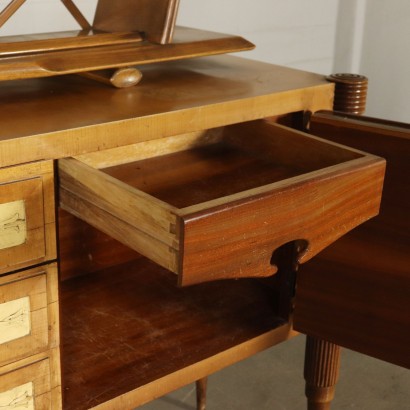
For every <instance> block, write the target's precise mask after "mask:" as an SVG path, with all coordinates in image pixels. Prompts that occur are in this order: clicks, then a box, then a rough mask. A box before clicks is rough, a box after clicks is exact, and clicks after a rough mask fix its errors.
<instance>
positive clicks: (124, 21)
mask: <svg viewBox="0 0 410 410" xmlns="http://www.w3.org/2000/svg"><path fill="white" fill-rule="evenodd" d="M178 6H179V0H156V1H154V2H153V1H152V0H125V1H124V0H123V1H121V2H113V1H111V0H98V3H97V9H96V12H95V17H94V23H93V27H95V28H97V29H99V30H103V31H109V32H115V31H137V32H140V33H143V35H144V37H145V38H146V39H147V40H149V41H151V42H154V43H159V44H166V43H170V42H171V41H172V36H173V33H174V27H175V22H176V18H177V14H178Z"/></svg>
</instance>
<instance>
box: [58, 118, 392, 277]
mask: <svg viewBox="0 0 410 410" xmlns="http://www.w3.org/2000/svg"><path fill="white" fill-rule="evenodd" d="M211 134H212V135H214V136H217V138H218V139H219V140H220V142H217V143H214V141H215V139H214V138H212V137H211V138H209V139H208V138H207V137H206V136H205V134H195V136H196V137H198V138H199V140H200V141H199V142H198V144H195V143H194V141H192V146H193V148H190V145H189V144H188V145H187V146H186V148H189V149H187V150H185V151H180V150H179V147H178V146H177V152H175V153H169V154H167V155H163V156H159V157H152V158H146V159H142V160H140V161H132V162H129V163H121V164H120V165H115V166H111V167H107V168H103V169H102V168H101V169H99V170H97V169H95V168H93V167H91V166H89V165H87V164H84V163H82V162H81V161H79V160H78V159H64V160H60V161H59V178H60V203H61V206H62V207H63V208H64V209H66V210H68V211H69V212H71V213H73V214H74V215H75V216H77V217H79V218H81V219H83V220H85V221H86V222H89V223H90V224H91V225H93V226H94V227H96V228H99V229H101V230H102V231H103V232H105V233H107V234H110V235H111V236H113V237H114V238H115V239H117V240H119V241H120V242H122V243H125V244H127V245H128V246H131V247H132V248H133V249H134V250H136V251H138V252H140V253H142V254H144V255H145V256H147V257H150V258H151V259H152V260H155V261H156V262H158V263H159V264H160V265H161V266H164V267H166V268H168V269H170V270H172V271H173V272H175V273H177V274H179V275H180V283H181V284H184V285H186V284H193V283H198V282H201V281H207V280H215V279H221V278H231V277H249V276H269V275H272V274H274V273H275V272H276V267H274V266H271V264H270V260H271V257H272V253H273V252H274V251H275V250H276V249H277V248H278V247H280V246H281V245H283V244H285V243H288V242H291V241H295V240H301V239H303V240H305V241H307V242H308V249H307V250H305V253H304V255H303V256H302V259H306V260H308V259H310V258H311V257H312V256H313V255H315V254H316V253H318V252H319V251H320V250H322V249H323V248H324V247H326V246H327V245H328V244H329V243H331V242H333V241H334V240H336V239H337V238H339V237H340V236H341V235H343V234H344V233H346V232H347V231H348V230H350V229H352V228H353V227H355V226H356V225H357V224H359V223H361V222H362V221H364V220H367V219H368V218H370V217H371V216H373V215H375V214H376V213H377V209H378V204H379V201H380V191H381V183H382V178H383V171H384V162H383V160H380V159H377V158H376V157H372V156H366V155H365V154H364V153H361V152H359V151H355V150H349V149H348V148H346V147H342V146H339V145H336V144H327V143H325V142H324V141H322V140H320V139H317V138H314V137H309V136H307V135H306V134H303V133H299V132H297V131H292V130H289V129H287V128H286V127H283V126H279V125H275V124H274V123H268V122H263V121H259V122H253V123H248V124H240V125H237V126H232V127H227V128H226V129H225V130H212V132H211ZM250 135H253V136H254V140H255V141H257V142H256V143H255V144H254V146H253V147H252V148H250V146H249V142H248V140H249V136H250ZM204 136H205V138H203V137H204ZM202 139H203V140H202ZM218 139H217V140H218ZM201 140H202V141H201ZM204 141H206V142H208V145H204ZM157 145H158V144H157V143H156V142H155V143H154V146H157ZM166 145H167V143H166V142H165V146H166ZM143 148H144V149H145V150H146V151H148V152H151V151H154V149H152V150H150V149H147V144H144V146H143ZM132 152H138V150H137V149H136V148H135V147H134V149H132V150H130V151H129V152H128V153H127V154H126V157H128V159H130V160H131V159H132V158H131V155H132ZM83 158H84V159H85V160H86V161H87V162H88V163H90V164H93V165H95V166H96V167H97V168H100V164H99V163H98V160H101V161H102V163H103V164H105V165H107V164H108V162H109V160H114V162H116V157H112V155H111V153H110V152H109V153H108V158H109V160H107V159H106V158H104V156H103V154H102V153H99V154H98V155H97V158H98V160H96V159H94V160H93V159H92V158H93V156H92V155H88V156H85V157H83ZM295 164H296V165H295ZM367 179H368V181H367V182H366V180H367ZM354 190H355V191H354ZM353 192H354V194H353ZM306 198H309V201H307V200H306ZM351 208H353V209H354V210H352V209H351ZM91 209H92V211H91ZM336 216H337V217H338V218H336Z"/></svg>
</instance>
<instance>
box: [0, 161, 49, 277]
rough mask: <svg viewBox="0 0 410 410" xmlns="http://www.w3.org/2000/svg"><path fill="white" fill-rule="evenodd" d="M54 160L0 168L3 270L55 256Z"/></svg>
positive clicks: (0, 259) (0, 264) (0, 269)
mask: <svg viewBox="0 0 410 410" xmlns="http://www.w3.org/2000/svg"><path fill="white" fill-rule="evenodd" d="M54 209H55V206H54V183H53V164H52V162H51V161H47V162H38V163H33V164H27V165H21V166H17V167H9V168H3V169H0V274H1V273H4V272H9V271H13V270H17V269H21V268H24V267H26V266H30V265H34V264H38V263H41V262H43V261H46V260H50V259H53V258H55V255H56V251H55V248H56V246H55V216H54V214H55V212H54Z"/></svg>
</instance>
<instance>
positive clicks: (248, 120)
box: [0, 56, 385, 410]
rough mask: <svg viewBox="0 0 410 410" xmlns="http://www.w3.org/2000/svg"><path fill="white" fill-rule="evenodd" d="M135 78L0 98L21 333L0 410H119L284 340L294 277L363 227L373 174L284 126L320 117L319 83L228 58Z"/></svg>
mask: <svg viewBox="0 0 410 410" xmlns="http://www.w3.org/2000/svg"><path fill="white" fill-rule="evenodd" d="M142 70H143V72H144V81H143V82H142V83H141V84H140V86H139V87H135V88H127V89H122V90H116V89H113V88H110V87H105V86H103V85H101V84H98V83H94V82H92V81H89V80H88V79H85V78H81V77H78V76H63V77H51V78H38V79H27V80H21V81H18V82H15V81H6V82H4V83H2V87H1V88H0V98H1V99H2V100H4V101H7V103H6V104H4V107H3V110H2V111H1V112H0V120H1V123H2V129H1V133H0V164H1V167H2V168H1V169H0V172H1V173H0V178H1V179H0V181H1V184H0V195H1V196H0V198H1V201H0V204H1V205H2V206H3V208H2V209H1V210H2V214H1V215H2V219H1V221H3V222H4V224H3V225H4V226H7V227H8V226H9V225H7V224H8V223H9V221H11V222H12V223H14V224H15V223H16V221H18V223H19V224H20V225H21V226H26V228H25V230H23V231H22V232H23V240H21V238H20V239H19V238H17V239H16V237H15V235H14V233H11V232H14V231H13V230H4V229H3V231H4V232H3V234H4V235H3V237H2V241H3V242H2V243H3V244H5V245H4V246H3V249H0V252H3V254H4V255H6V256H7V258H9V259H7V263H6V264H4V266H3V267H2V268H3V271H2V277H1V279H2V281H3V282H0V284H1V285H3V284H4V285H5V286H6V288H4V287H3V288H2V290H5V291H4V292H3V293H2V295H3V296H2V297H3V299H2V300H1V301H0V307H1V308H2V309H5V310H4V311H6V309H10V306H11V305H10V304H9V303H12V304H13V303H18V304H19V306H20V309H22V310H21V311H22V313H24V314H23V315H22V316H23V317H26V318H27V317H28V316H30V317H31V318H32V320H31V321H30V320H27V319H25V321H24V322H23V323H24V326H22V329H20V330H19V332H20V333H17V335H18V337H17V338H16V337H15V335H16V334H15V333H13V332H14V331H13V332H8V333H7V334H8V340H5V341H4V346H6V347H5V349H6V350H7V349H10V348H11V347H12V346H13V344H16V343H18V344H22V346H25V348H24V349H23V348H22V349H21V350H19V354H18V355H17V356H16V357H6V360H5V361H4V362H1V364H0V365H1V367H0V382H1V383H0V386H2V390H1V389H0V399H1V400H3V402H4V403H5V404H4V403H3V402H0V403H2V405H4V406H6V408H7V405H9V406H10V405H11V404H13V400H15V398H16V397H17V398H21V399H22V400H25V402H27V403H28V404H27V405H31V406H32V407H34V408H35V409H36V410H39V409H50V408H51V409H55V408H57V409H58V408H60V407H63V408H64V409H70V408H72V409H76V410H78V409H89V408H95V409H117V408H118V409H127V408H133V407H135V406H138V405H140V404H142V403H145V402H147V401H149V400H152V399H154V398H156V397H158V396H160V395H163V394H165V393H167V392H169V391H171V390H173V389H176V388H178V387H179V386H182V385H185V384H187V383H189V382H194V381H197V380H202V379H203V378H204V377H206V376H207V375H208V374H210V373H213V372H215V371H217V370H218V369H220V368H222V367H224V366H228V365H229V364H232V363H234V362H236V361H238V360H241V359H243V358H245V357H248V356H250V355H252V354H254V353H256V352H258V351H261V350H263V349H265V348H267V347H270V346H273V345H275V344H277V343H279V342H282V341H285V340H287V339H289V338H290V337H293V336H295V335H296V334H297V333H296V332H295V331H294V330H293V328H292V319H291V316H290V313H291V310H292V309H291V304H292V297H293V292H294V280H295V273H296V272H295V268H296V265H297V264H298V263H299V262H300V263H302V262H304V261H306V260H309V259H310V258H312V257H313V256H315V255H316V254H317V253H319V252H320V251H321V250H323V249H324V248H325V247H326V246H328V245H329V244H330V243H331V242H333V241H335V240H336V239H338V238H339V237H341V236H342V235H344V234H345V233H347V232H348V231H349V230H351V229H352V228H354V227H355V226H357V225H359V224H360V223H362V222H364V221H365V220H367V219H369V218H371V217H373V216H375V215H376V214H377V212H378V207H379V202H380V196H381V190H382V182H383V175H384V167H385V163H384V160H382V159H380V158H379V157H376V156H374V155H369V154H366V153H364V152H362V151H358V150H356V149H350V148H347V147H343V146H340V145H338V144H334V143H332V142H326V141H325V140H322V139H319V138H317V137H315V136H312V135H310V136H309V135H307V134H305V133H303V132H300V131H298V130H295V129H292V128H288V127H286V126H284V125H283V124H285V123H286V124H288V125H293V126H295V127H296V128H297V127H298V125H299V126H300V124H302V123H303V118H304V117H305V114H306V113H308V112H316V111H318V110H319V109H330V108H331V106H332V100H333V90H334V86H333V84H331V83H329V82H327V81H326V79H325V78H324V77H323V76H321V75H315V74H311V73H304V72H301V71H298V70H292V69H287V68H283V67H277V66H272V65H269V64H264V63H257V62H252V61H249V60H243V59H239V58H235V57H231V56H219V57H207V58H201V59H196V60H189V61H188V60H187V61H178V62H169V63H167V64H153V65H150V66H145V67H143V68H142ZM299 128H300V127H299ZM130 170H132V172H131V171H130ZM244 171H245V172H244ZM131 175H132V176H136V178H135V181H130V178H129V177H130V176H131ZM198 175H201V176H202V177H203V178H201V180H198V178H197V176H198ZM249 175H251V176H252V178H249ZM96 181H98V183H97V184H96V183H95V182H96ZM202 181H203V182H202ZM233 181H234V182H235V184H233ZM54 183H56V187H57V202H55V198H54V192H53V191H54V190H53V189H52V187H53V186H54V185H53V184H54ZM126 183H132V185H133V186H128V185H126ZM188 186H189V187H190V190H189V191H188V192H186V191H187V190H184V187H188ZM50 187H51V189H50ZM187 194H188V195H187ZM204 195H205V196H204ZM26 198H28V199H26ZM28 201H30V202H28ZM181 201H182V202H181ZM28 203H30V204H31V203H34V204H36V205H35V206H33V207H32V206H30V207H27V206H25V204H28ZM55 203H57V204H59V205H60V207H59V210H58V214H57V219H56V218H55V212H54V210H55ZM61 208H65V209H66V210H69V211H70V212H71V214H70V213H67V212H66V211H64V210H63V209H61ZM10 209H11V212H10ZM21 209H23V211H22V210H21ZM34 211H35V212H34ZM130 211H131V212H130ZM10 213H11V214H10ZM16 215H18V217H17V218H15V216H16ZM31 215H33V216H31ZM13 218H14V219H13ZM81 219H83V220H84V221H82V220H81ZM33 221H34V222H36V223H34V222H33ZM56 222H57V227H58V231H56ZM107 222H109V223H107ZM20 225H19V226H20ZM91 225H93V226H94V227H92V226H91ZM13 226H14V225H13ZM102 231H104V232H105V233H102ZM38 232H40V234H41V235H40V236H39V237H38V239H37V240H35V239H34V238H35V237H34V235H36V233H37V235H38ZM215 232H217V234H216V235H215ZM57 233H58V236H57V238H58V253H57V252H56V235H57ZM9 235H11V236H9ZM10 238H11V239H10ZM113 238H115V239H113ZM117 240H121V241H122V242H124V243H125V244H126V245H127V246H125V245H124V244H121V243H119V242H117ZM13 241H14V242H13ZM131 247H132V248H133V249H134V250H132V249H131ZM33 249H34V250H35V251H34V250H33ZM278 249H279V250H278ZM137 251H138V252H137ZM142 255H145V256H142ZM211 256H212V258H211ZM3 260H6V259H3ZM152 260H153V261H154V262H153V261H152ZM56 262H57V264H58V268H59V277H58V278H57V276H56V265H55V263H56ZM33 265H34V266H35V265H38V266H37V267H34V268H31V269H29V268H30V267H33ZM161 265H162V266H164V267H161ZM33 269H34V270H33ZM171 271H174V272H175V273H176V274H177V275H175V274H174V273H172V272H171ZM275 272H277V273H276V274H275ZM272 275H273V276H272ZM33 277H35V278H37V279H38V280H39V284H38V285H37V287H39V288H40V290H41V291H40V292H37V291H36V292H35V294H36V295H37V294H42V295H43V296H42V297H41V298H40V300H41V301H42V302H41V309H42V312H43V316H40V317H39V318H36V319H35V320H36V322H34V317H35V316H36V315H37V313H35V312H36V311H37V310H38V309H37V308H36V306H38V305H36V304H35V303H34V301H38V297H37V296H35V298H34V299H33V296H32V293H31V292H30V289H32V286H31V280H32V278H33ZM263 277H267V278H263ZM216 278H218V279H221V278H240V279H237V280H231V279H225V280H218V281H215V280H214V279H216ZM178 280H179V281H180V283H183V284H195V285H193V286H189V287H184V288H178V287H177V286H176V285H177V281H178ZM16 287H17V288H21V290H19V291H18V292H17V291H16V290H15V288H16ZM37 287H36V288H35V289H37ZM9 289H13V291H10V290H9ZM4 295H6V296H4ZM58 295H59V296H58ZM298 297H299V295H298V294H296V300H295V302H296V303H299V302H298ZM15 300H17V301H18V302H15ZM36 303H37V302H36ZM58 308H59V309H58ZM7 311H8V310H7ZM59 311H60V319H59V317H58V312H59ZM298 312H299V311H298V310H297V311H296V315H295V320H297V319H298V317H297V314H298ZM30 323H40V324H41V328H42V329H43V330H44V331H43V332H41V335H42V336H41V340H42V342H41V343H38V344H36V345H35V346H36V348H35V349H34V350H32V348H31V346H32V344H30V337H31V336H30ZM58 323H60V324H61V334H60V333H59V332H58V329H59V327H58ZM299 323H301V322H299ZM27 330H28V334H27ZM24 332H26V333H24ZM22 340H24V342H21V341H22ZM60 340H61V342H60ZM0 346H2V345H1V344H0ZM60 348H61V349H60ZM60 356H61V363H62V368H61V371H60V360H59V357H60ZM2 357H3V356H2ZM312 364H313V363H312ZM198 384H199V385H200V387H201V388H202V389H203V388H204V386H203V383H202V384H201V382H200V383H198ZM61 391H62V392H63V401H62V400H61ZM201 398H203V395H202V397H200V401H201ZM7 400H8V401H7ZM311 402H312V403H313V401H312V400H311ZM10 403H11V404H10ZM311 408H313V409H320V408H322V407H321V404H320V403H314V404H313V405H312V407H311Z"/></svg>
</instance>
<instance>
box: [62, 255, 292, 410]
mask: <svg viewBox="0 0 410 410" xmlns="http://www.w3.org/2000/svg"><path fill="white" fill-rule="evenodd" d="M175 283H176V280H175V277H174V275H172V274H171V273H169V272H167V271H166V270H164V269H162V268H160V267H158V265H155V264H154V263H152V262H150V261H148V260H147V259H145V258H139V259H137V260H135V261H133V262H129V263H126V264H123V265H117V266H115V267H113V268H110V269H106V270H103V271H100V272H97V273H95V274H92V275H87V276H81V277H78V278H76V279H72V280H68V281H65V282H63V283H62V285H61V290H62V293H61V295H62V299H61V306H62V339H63V343H64V346H63V347H64V349H63V350H62V351H63V356H62V364H63V386H64V393H65V394H64V396H65V403H64V408H65V409H76V410H80V409H87V408H91V407H96V408H100V409H104V408H105V409H110V408H111V409H112V408H122V409H128V408H129V409H131V408H134V407H136V406H137V405H140V404H143V403H145V402H147V401H149V400H152V399H153V398H155V397H158V396H159V395H162V394H165V393H166V392H169V391H170V390H172V389H174V388H177V387H179V386H182V385H184V384H187V383H190V382H194V381H195V380H197V379H198V377H204V376H206V375H207V374H210V373H212V372H214V371H216V370H218V369H220V368H222V367H224V366H227V365H229V364H232V363H234V362H236V361H237V360H241V359H243V358H245V357H248V356H249V355H250V354H254V353H256V352H257V351H260V350H261V349H264V348H266V347H268V346H270V345H273V344H276V343H278V342H280V341H282V340H285V339H287V338H288V337H290V336H291V335H292V333H291V332H290V328H289V326H288V325H284V324H283V321H282V320H280V319H278V318H277V317H276V313H275V312H276V307H275V305H276V301H275V297H274V295H275V293H274V291H273V290H272V289H270V288H268V287H265V286H264V285H262V284H261V283H259V282H257V281H252V280H245V281H235V282H218V283H212V284H205V285H201V286H198V287H192V288H189V289H177V288H176V287H175ZM85 301H86V303H84V302H85ZM113 329H115V331H114V332H113ZM90 342H91V343H90ZM119 358H121V359H120V360H119Z"/></svg>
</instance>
